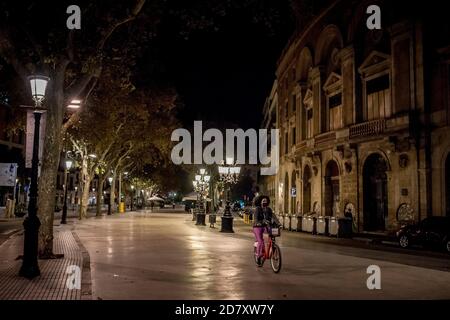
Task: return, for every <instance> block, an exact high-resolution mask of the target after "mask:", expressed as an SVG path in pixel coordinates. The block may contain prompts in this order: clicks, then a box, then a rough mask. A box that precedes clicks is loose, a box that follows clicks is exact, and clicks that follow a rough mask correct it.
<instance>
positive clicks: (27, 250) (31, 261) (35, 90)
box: [19, 76, 50, 279]
mask: <svg viewBox="0 0 450 320" xmlns="http://www.w3.org/2000/svg"><path fill="white" fill-rule="evenodd" d="M28 80H29V81H30V85H31V94H32V96H33V100H34V102H35V108H34V112H33V115H34V138H33V157H32V161H31V185H30V202H29V204H28V216H27V217H26V218H25V220H24V222H23V226H24V229H25V232H24V248H23V261H22V267H21V268H20V271H19V275H20V276H22V277H25V278H28V279H33V278H34V277H36V276H38V275H40V274H41V271H40V270H39V265H38V239H39V238H38V237H39V227H40V226H41V222H40V221H39V218H38V216H37V209H38V208H37V197H38V189H37V188H38V185H37V180H38V168H39V133H40V129H41V115H42V113H43V112H44V109H43V108H42V101H43V100H44V97H45V90H46V89H47V84H48V81H49V80H50V79H49V78H47V77H43V76H31V77H29V78H28Z"/></svg>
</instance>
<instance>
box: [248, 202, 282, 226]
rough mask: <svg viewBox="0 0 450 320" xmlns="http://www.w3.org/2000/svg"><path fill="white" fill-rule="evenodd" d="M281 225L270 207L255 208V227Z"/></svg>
mask: <svg viewBox="0 0 450 320" xmlns="http://www.w3.org/2000/svg"><path fill="white" fill-rule="evenodd" d="M267 222H268V223H269V225H268V224H267ZM279 225H280V222H279V221H278V219H277V217H276V216H275V214H274V213H273V211H272V209H271V208H270V207H259V206H258V207H255V209H254V210H253V227H267V226H270V227H274V226H279Z"/></svg>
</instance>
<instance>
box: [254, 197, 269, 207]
mask: <svg viewBox="0 0 450 320" xmlns="http://www.w3.org/2000/svg"><path fill="white" fill-rule="evenodd" d="M263 199H267V205H269V204H270V198H269V197H268V196H257V197H256V198H255V206H256V207H260V206H261V202H262V200H263Z"/></svg>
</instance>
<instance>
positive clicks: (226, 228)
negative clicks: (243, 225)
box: [220, 215, 234, 233]
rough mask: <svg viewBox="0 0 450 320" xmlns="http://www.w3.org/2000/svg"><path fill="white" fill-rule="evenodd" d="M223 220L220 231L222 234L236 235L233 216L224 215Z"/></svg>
mask: <svg viewBox="0 0 450 320" xmlns="http://www.w3.org/2000/svg"><path fill="white" fill-rule="evenodd" d="M221 219H222V228H221V229H220V232H226V233H234V230H233V219H234V218H233V216H231V215H223V216H222V218H221Z"/></svg>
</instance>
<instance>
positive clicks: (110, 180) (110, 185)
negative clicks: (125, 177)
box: [108, 177, 113, 216]
mask: <svg viewBox="0 0 450 320" xmlns="http://www.w3.org/2000/svg"><path fill="white" fill-rule="evenodd" d="M108 181H109V188H110V189H109V190H110V191H109V199H108V216H110V215H111V197H112V194H111V192H112V182H113V178H112V177H109V178H108Z"/></svg>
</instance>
